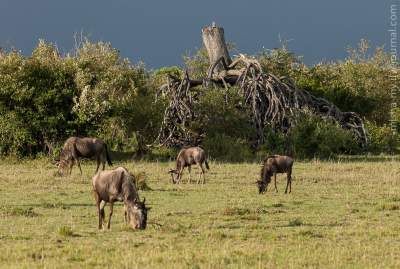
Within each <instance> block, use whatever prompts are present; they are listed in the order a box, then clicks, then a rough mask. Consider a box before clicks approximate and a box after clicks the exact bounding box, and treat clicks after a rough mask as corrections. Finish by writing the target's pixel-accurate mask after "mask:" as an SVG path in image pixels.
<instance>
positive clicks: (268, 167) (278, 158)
mask: <svg viewBox="0 0 400 269" xmlns="http://www.w3.org/2000/svg"><path fill="white" fill-rule="evenodd" d="M293 162H294V160H293V158H292V157H289V156H282V155H272V156H268V157H267V158H266V159H265V160H264V163H263V167H262V168H261V173H260V174H261V175H260V177H261V180H259V181H257V184H258V191H259V193H260V194H261V193H264V192H265V191H266V189H267V187H268V184H269V183H270V182H271V177H272V176H274V180H275V191H276V192H278V188H277V186H276V174H278V173H286V176H287V183H286V190H285V193H287V190H288V187H289V193H291V192H292V168H293Z"/></svg>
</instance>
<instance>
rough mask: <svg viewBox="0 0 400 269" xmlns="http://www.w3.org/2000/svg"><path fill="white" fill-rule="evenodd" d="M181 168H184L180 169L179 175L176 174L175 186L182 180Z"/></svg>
mask: <svg viewBox="0 0 400 269" xmlns="http://www.w3.org/2000/svg"><path fill="white" fill-rule="evenodd" d="M183 168H184V167H182V168H181V169H180V170H179V173H178V178H177V182H176V183H177V184H180V183H181V179H182V174H183Z"/></svg>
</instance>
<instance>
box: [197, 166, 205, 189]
mask: <svg viewBox="0 0 400 269" xmlns="http://www.w3.org/2000/svg"><path fill="white" fill-rule="evenodd" d="M199 166H200V169H201V172H200V174H199V182H200V177H201V176H203V184H205V183H206V178H205V176H204V168H203V164H202V163H200V164H199ZM199 182H197V184H199Z"/></svg>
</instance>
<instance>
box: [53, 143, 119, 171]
mask: <svg viewBox="0 0 400 269" xmlns="http://www.w3.org/2000/svg"><path fill="white" fill-rule="evenodd" d="M80 157H84V158H92V157H95V158H96V161H97V168H96V172H95V173H97V171H98V170H99V166H100V163H101V164H102V165H103V170H104V167H105V163H106V160H107V162H108V165H110V166H111V165H112V163H111V159H110V156H109V154H108V149H107V145H106V143H104V142H103V141H102V140H100V139H98V138H90V137H84V138H79V137H70V138H68V139H67V141H65V144H64V147H63V149H62V151H61V154H60V162H59V164H58V173H59V174H64V171H65V169H66V168H69V174H71V172H72V167H73V166H74V163H75V162H76V163H77V164H78V167H79V170H80V171H81V174H82V168H81V164H80V162H79V158H80Z"/></svg>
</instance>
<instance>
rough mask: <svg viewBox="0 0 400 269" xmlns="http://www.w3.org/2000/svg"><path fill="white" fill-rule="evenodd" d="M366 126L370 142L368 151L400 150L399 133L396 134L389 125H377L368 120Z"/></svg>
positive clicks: (376, 152) (392, 151)
mask: <svg viewBox="0 0 400 269" xmlns="http://www.w3.org/2000/svg"><path fill="white" fill-rule="evenodd" d="M366 127H367V130H368V135H369V139H370V143H369V145H368V151H369V152H371V153H375V154H380V153H388V152H389V153H395V152H397V151H398V150H399V146H400V143H399V135H397V136H396V135H394V134H393V132H392V130H391V129H390V127H389V126H387V125H384V126H382V127H379V126H377V125H376V124H375V123H373V122H367V123H366Z"/></svg>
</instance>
